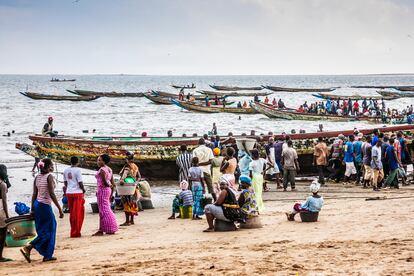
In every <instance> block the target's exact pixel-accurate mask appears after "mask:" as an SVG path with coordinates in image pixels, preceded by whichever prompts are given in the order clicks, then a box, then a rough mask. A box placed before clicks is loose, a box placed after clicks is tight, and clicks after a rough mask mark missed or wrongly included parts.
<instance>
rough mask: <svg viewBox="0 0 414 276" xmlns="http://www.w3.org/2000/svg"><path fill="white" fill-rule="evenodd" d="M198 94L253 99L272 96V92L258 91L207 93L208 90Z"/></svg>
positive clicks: (200, 91) (199, 91)
mask: <svg viewBox="0 0 414 276" xmlns="http://www.w3.org/2000/svg"><path fill="white" fill-rule="evenodd" d="M197 92H198V93H200V94H203V95H207V96H209V97H215V96H217V97H254V96H268V95H270V94H272V92H258V91H250V92H238V91H229V92H221V91H208V90H198V91H197Z"/></svg>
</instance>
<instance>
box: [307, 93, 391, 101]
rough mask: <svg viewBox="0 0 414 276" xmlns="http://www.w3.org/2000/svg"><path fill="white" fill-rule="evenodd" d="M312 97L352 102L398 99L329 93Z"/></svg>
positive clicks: (385, 96)
mask: <svg viewBox="0 0 414 276" xmlns="http://www.w3.org/2000/svg"><path fill="white" fill-rule="evenodd" d="M312 96H314V97H317V98H320V99H324V100H334V101H336V100H353V101H359V100H382V99H384V100H395V99H398V98H399V97H398V96H395V95H382V94H381V96H362V95H357V94H354V95H336V94H329V93H317V94H312Z"/></svg>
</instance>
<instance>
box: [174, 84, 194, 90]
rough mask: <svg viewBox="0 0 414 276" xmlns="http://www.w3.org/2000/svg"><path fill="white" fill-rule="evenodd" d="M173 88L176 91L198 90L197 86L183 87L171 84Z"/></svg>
mask: <svg viewBox="0 0 414 276" xmlns="http://www.w3.org/2000/svg"><path fill="white" fill-rule="evenodd" d="M171 87H173V88H175V89H195V88H196V86H182V85H174V84H171Z"/></svg>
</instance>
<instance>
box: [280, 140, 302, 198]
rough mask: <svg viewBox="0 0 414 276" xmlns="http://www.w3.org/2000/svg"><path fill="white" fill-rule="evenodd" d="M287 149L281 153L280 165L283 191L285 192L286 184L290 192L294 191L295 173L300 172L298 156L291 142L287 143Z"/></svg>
mask: <svg viewBox="0 0 414 276" xmlns="http://www.w3.org/2000/svg"><path fill="white" fill-rule="evenodd" d="M287 146H288V147H287V148H286V149H284V150H283V151H282V165H283V191H284V192H286V190H287V186H288V183H289V182H290V186H291V189H292V191H295V190H296V188H295V177H296V172H297V171H299V170H300V167H299V162H298V154H297V153H296V150H295V149H294V148H293V142H292V140H288V141H287Z"/></svg>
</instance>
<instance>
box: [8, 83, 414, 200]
mask: <svg viewBox="0 0 414 276" xmlns="http://www.w3.org/2000/svg"><path fill="white" fill-rule="evenodd" d="M53 77H54V78H59V79H63V78H66V79H71V78H75V79H76V82H58V83H56V82H50V81H49V80H50V79H51V78H53ZM191 83H195V84H196V86H197V89H201V90H212V89H211V88H210V87H209V84H217V85H237V86H259V85H275V86H286V87H341V88H339V89H337V90H336V91H335V92H334V93H337V94H342V95H349V94H353V93H357V94H360V95H375V89H353V88H350V86H354V85H414V75H349V76H150V75H0V126H1V127H0V135H1V136H0V164H5V165H6V166H8V168H9V174H10V176H11V179H10V180H11V182H12V184H13V188H12V189H10V192H9V197H10V201H9V204H10V202H14V201H24V202H26V203H27V201H28V199H29V198H30V194H31V191H32V181H33V177H32V175H31V173H30V170H31V166H32V165H33V158H31V157H29V156H27V155H25V154H23V153H21V152H19V151H18V150H16V149H15V148H14V145H15V143H16V142H29V140H28V138H27V137H28V135H30V134H33V133H40V131H41V129H42V127H43V125H44V123H45V122H46V121H47V118H48V117H49V116H53V117H54V118H55V120H54V129H55V130H57V131H59V134H63V135H73V136H92V135H95V136H118V135H119V136H133V135H140V134H141V133H142V132H143V131H145V132H147V133H148V135H149V136H166V134H167V131H168V130H172V131H173V133H174V136H181V135H182V134H183V133H186V134H187V135H192V134H193V133H197V134H198V135H202V134H204V133H208V131H210V130H211V127H212V124H213V123H214V122H215V123H216V124H217V128H218V133H219V135H222V136H224V135H226V134H227V133H228V132H233V134H241V133H249V132H250V130H256V133H258V134H260V133H268V132H269V131H272V132H274V133H281V132H290V131H291V130H292V129H295V130H296V131H297V132H298V131H299V129H304V130H305V131H306V132H315V131H316V130H317V129H318V125H319V124H320V123H321V122H318V121H281V120H274V119H269V118H267V117H265V116H264V115H260V114H257V115H242V116H241V117H240V118H239V115H234V114H220V113H219V114H202V113H192V112H188V111H184V110H181V109H180V108H179V107H177V106H174V105H156V104H153V103H152V102H150V101H149V100H147V99H146V98H100V99H97V100H95V101H91V102H56V101H39V100H32V99H29V98H27V97H25V96H23V95H21V94H19V92H24V91H26V90H27V91H31V92H39V93H47V94H53V95H71V94H70V93H68V92H66V91H65V90H66V89H74V88H77V89H84V90H95V91H119V92H145V91H148V90H150V89H155V90H163V91H176V92H177V90H175V89H174V88H172V87H171V86H170V85H171V84H180V85H183V84H191ZM273 97H276V98H277V99H279V98H281V99H282V100H283V101H284V102H285V104H286V105H287V106H288V107H292V108H297V107H299V105H301V104H303V103H304V102H305V101H308V103H310V102H316V101H319V100H318V99H317V98H315V97H313V96H312V93H284V92H280V93H274V94H272V95H271V96H270V97H269V98H270V99H271V100H272V99H273ZM234 99H235V100H238V99H237V98H234ZM241 100H245V99H241ZM246 100H249V99H246ZM413 103H414V100H413V98H402V99H397V100H393V101H389V102H387V107H391V108H397V109H399V110H401V109H403V108H405V107H406V106H407V105H409V104H413ZM322 123H323V125H324V130H325V131H330V130H341V129H343V130H345V129H353V128H354V127H357V128H364V127H373V126H375V125H373V124H369V123H363V122H340V123H338V122H322ZM93 129H96V133H94V134H90V133H89V134H85V133H84V132H85V131H89V132H91V131H92V130H93ZM7 132H10V133H11V132H14V133H13V134H12V135H11V136H10V137H7V136H3V135H6V134H7ZM63 168H64V166H60V165H59V166H58V170H59V171H60V172H61V171H62V170H63ZM88 173H89V174H92V172H90V171H89V172H88ZM56 175H58V174H56ZM58 179H59V177H58ZM60 180H61V176H60ZM89 181H90V183H93V181H94V180H93V176H91V177H90V179H89ZM61 187H62V183H61V182H59V185H58V191H60V190H61ZM156 189H158V191H159V192H160V194H162V193H163V192H165V191H166V193H167V194H168V193H169V191H172V190H173V189H172V188H171V187H158V188H156ZM161 201H162V198H161Z"/></svg>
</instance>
